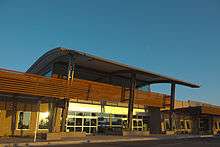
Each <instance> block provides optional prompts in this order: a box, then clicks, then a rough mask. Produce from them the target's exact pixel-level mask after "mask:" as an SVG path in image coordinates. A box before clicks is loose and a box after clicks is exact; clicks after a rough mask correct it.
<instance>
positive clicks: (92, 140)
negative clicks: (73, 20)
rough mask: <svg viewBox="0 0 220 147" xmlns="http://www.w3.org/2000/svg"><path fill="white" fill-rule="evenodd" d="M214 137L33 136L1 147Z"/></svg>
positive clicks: (11, 140) (4, 140)
mask: <svg viewBox="0 0 220 147" xmlns="http://www.w3.org/2000/svg"><path fill="white" fill-rule="evenodd" d="M202 137H206V138H207V137H213V135H204V136H199V135H178V136H177V135H173V136H167V135H157V136H148V137H125V136H87V137H85V138H67V139H64V140H59V141H49V142H48V141H44V140H38V142H35V143H34V142H33V139H32V138H0V143H1V144H0V147H13V146H52V145H69V144H83V143H110V142H130V141H154V140H155V141H156V140H173V139H190V138H202Z"/></svg>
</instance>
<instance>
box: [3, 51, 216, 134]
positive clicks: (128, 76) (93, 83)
mask: <svg viewBox="0 0 220 147" xmlns="http://www.w3.org/2000/svg"><path fill="white" fill-rule="evenodd" d="M159 83H170V84H171V94H170V95H166V94H162V93H155V92H152V91H151V89H150V85H151V84H159ZM177 84H180V85H184V86H188V87H191V88H198V87H199V86H198V85H196V84H193V83H189V82H185V81H181V80H177V79H174V78H170V77H167V76H162V75H160V74H156V73H152V72H149V71H144V70H142V69H139V68H135V67H130V66H128V65H124V64H120V63H117V62H114V61H110V60H106V59H102V58H99V57H96V56H92V55H88V54H86V53H82V52H78V51H74V50H69V49H65V48H56V49H53V50H51V51H49V52H47V53H46V54H44V55H43V56H41V57H40V58H39V59H38V60H37V61H36V62H35V63H34V64H33V65H32V66H31V67H30V68H29V69H28V70H27V72H26V73H19V72H15V71H8V70H3V69H1V70H0V124H2V125H1V126H0V136H10V135H13V136H20V135H21V136H22V135H23V136H26V135H30V136H33V135H34V134H36V133H38V134H41V133H48V132H50V133H53V132H84V133H86V134H108V135H123V131H135V132H142V133H143V132H145V134H149V133H151V134H160V133H164V132H167V131H168V130H170V131H175V132H176V133H198V131H197V132H196V131H194V130H193V129H192V128H193V127H192V123H193V122H194V118H193V115H191V113H189V114H188V113H185V112H182V110H181V111H179V109H176V110H174V108H178V106H177V105H176V104H178V102H177V103H176V104H175V85H177ZM182 104H183V103H182ZM167 109H169V111H168V110H167ZM180 109H183V108H180ZM184 109H185V108H184ZM186 109H188V106H187V107H186ZM190 109H191V108H190ZM160 110H164V111H162V113H161V111H160ZM196 111H197V110H196ZM198 111H199V110H198ZM180 112H181V113H180ZM161 114H162V115H161ZM174 115H175V116H176V117H173V116H174ZM199 115H200V114H199ZM208 115H215V117H212V118H211V119H212V121H213V120H214V121H213V123H214V122H215V125H216V124H217V125H216V126H217V127H216V129H215V130H214V131H215V132H218V129H219V127H220V126H219V125H220V124H219V120H218V115H220V114H208ZM200 116H201V120H202V116H203V113H202V114H201V115H200ZM174 118H175V119H174ZM183 118H184V119H183ZM182 120H183V121H182ZM177 121H179V124H180V128H181V129H178V131H176V130H177V129H176V128H177V127H175V126H176V122H177ZM203 121H204V122H205V121H207V120H205V119H204V120H203ZM208 121H209V120H208ZM200 122H201V121H200ZM209 123H211V122H209ZM183 124H184V126H185V128H186V129H185V128H183V127H182V126H183ZM200 124H201V123H200ZM205 124H206V122H205ZM3 126H4V127H3ZM169 126H174V127H169ZM201 127H202V126H201ZM201 127H200V128H201ZM196 128H197V127H196ZM210 128H211V127H210ZM214 131H213V132H214ZM213 132H212V133H213Z"/></svg>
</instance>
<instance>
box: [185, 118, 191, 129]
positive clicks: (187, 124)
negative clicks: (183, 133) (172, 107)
mask: <svg viewBox="0 0 220 147" xmlns="http://www.w3.org/2000/svg"><path fill="white" fill-rule="evenodd" d="M186 128H187V129H191V124H190V121H189V120H187V121H186Z"/></svg>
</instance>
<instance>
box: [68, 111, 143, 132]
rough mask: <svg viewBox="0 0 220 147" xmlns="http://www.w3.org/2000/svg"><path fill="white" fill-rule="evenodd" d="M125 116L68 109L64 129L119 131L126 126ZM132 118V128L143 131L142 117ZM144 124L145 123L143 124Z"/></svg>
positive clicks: (73, 130) (70, 130)
mask: <svg viewBox="0 0 220 147" xmlns="http://www.w3.org/2000/svg"><path fill="white" fill-rule="evenodd" d="M126 117H127V116H126V115H117V114H108V113H97V112H78V111H69V114H68V116H67V124H66V131H67V132H86V133H88V134H91V133H105V132H109V131H112V132H120V131H122V129H125V128H126V127H127V118H126ZM135 117H136V116H134V119H133V127H132V128H133V130H135V131H143V130H147V129H146V128H145V129H144V125H143V124H144V123H143V118H135ZM145 125H146V124H145Z"/></svg>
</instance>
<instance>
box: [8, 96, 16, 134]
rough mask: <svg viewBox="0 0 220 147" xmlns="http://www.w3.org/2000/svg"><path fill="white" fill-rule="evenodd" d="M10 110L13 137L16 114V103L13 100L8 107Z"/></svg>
mask: <svg viewBox="0 0 220 147" xmlns="http://www.w3.org/2000/svg"><path fill="white" fill-rule="evenodd" d="M10 107H11V108H10V110H11V116H12V118H11V135H12V136H14V135H15V130H16V123H17V121H16V113H17V102H16V101H15V99H13V101H12V103H11V106H10Z"/></svg>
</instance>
